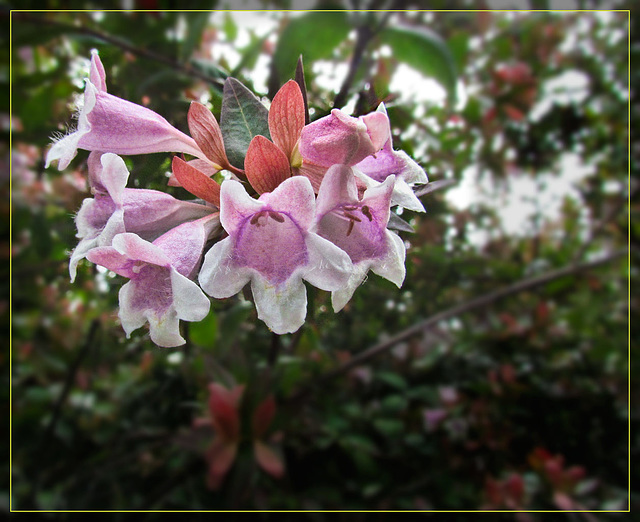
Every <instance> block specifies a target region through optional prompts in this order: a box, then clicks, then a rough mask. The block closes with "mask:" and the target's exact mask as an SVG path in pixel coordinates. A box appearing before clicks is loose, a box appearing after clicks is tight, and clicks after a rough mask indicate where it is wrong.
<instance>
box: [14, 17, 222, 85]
mask: <svg viewBox="0 0 640 522" xmlns="http://www.w3.org/2000/svg"><path fill="white" fill-rule="evenodd" d="M13 18H14V21H23V22H27V23H32V24H37V25H42V24H44V25H51V26H54V27H59V28H60V29H64V30H65V31H68V32H71V33H78V34H86V35H88V36H93V37H94V38H97V39H98V40H102V41H103V42H107V43H109V44H112V45H115V46H116V47H119V48H120V49H122V50H124V51H127V52H129V53H131V54H134V55H136V56H140V57H142V58H147V59H149V60H155V61H156V62H160V63H163V64H165V65H168V66H169V67H171V68H172V69H174V70H176V71H178V72H181V73H184V74H186V75H188V76H193V77H195V78H198V79H200V80H203V81H205V82H207V83H210V84H212V85H214V86H215V87H217V88H219V89H222V87H223V85H224V81H222V80H221V79H220V78H214V77H212V76H209V75H207V74H204V73H202V72H200V71H198V70H197V69H195V68H193V67H192V66H191V65H189V64H188V63H187V64H186V65H183V64H181V63H180V62H177V61H175V60H172V59H171V58H167V57H166V56H163V55H161V54H157V53H155V52H153V51H149V50H148V49H142V48H140V47H136V46H134V45H131V44H129V43H127V42H125V41H123V40H121V39H119V38H116V37H114V36H111V35H109V34H106V33H103V32H101V31H97V30H95V29H92V28H91V27H87V26H85V25H73V24H66V23H63V22H57V21H55V20H51V19H49V18H46V17H44V16H34V15H31V14H27V13H14V14H13Z"/></svg>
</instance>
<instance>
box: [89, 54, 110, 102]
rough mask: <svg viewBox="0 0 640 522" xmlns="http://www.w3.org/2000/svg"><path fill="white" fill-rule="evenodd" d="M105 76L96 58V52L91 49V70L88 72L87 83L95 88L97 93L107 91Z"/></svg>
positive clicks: (100, 63) (97, 57)
mask: <svg viewBox="0 0 640 522" xmlns="http://www.w3.org/2000/svg"><path fill="white" fill-rule="evenodd" d="M106 77H107V75H106V74H105V72H104V66H103V65H102V62H101V61H100V57H99V56H98V51H96V50H95V49H93V50H92V51H91V70H90V72H89V81H90V82H91V83H92V84H93V85H95V86H96V89H98V90H99V91H105V92H106V90H107V82H106Z"/></svg>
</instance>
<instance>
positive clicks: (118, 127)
mask: <svg viewBox="0 0 640 522" xmlns="http://www.w3.org/2000/svg"><path fill="white" fill-rule="evenodd" d="M78 149H84V150H91V151H102V152H113V153H115V154H122V155H129V154H148V153H152V152H184V153H187V154H192V155H194V156H198V157H201V158H203V159H205V158H206V157H205V156H204V154H203V152H202V151H201V150H200V148H199V147H198V145H197V144H196V142H195V141H194V140H193V139H192V138H190V137H189V136H187V135H186V134H184V133H183V132H181V131H179V130H178V129H176V128H175V127H173V126H172V125H171V124H170V123H169V122H168V121H167V120H166V119H164V118H163V117H162V116H160V115H159V114H157V113H155V112H153V111H152V110H150V109H147V108H146V107H142V106H141V105H137V104H135V103H131V102H129V101H126V100H123V99H121V98H118V97H116V96H113V95H111V94H109V93H108V92H107V84H106V80H105V71H104V67H103V65H102V62H101V61H100V58H99V57H98V53H97V52H96V51H93V52H92V55H91V71H90V74H89V79H88V80H87V82H86V85H85V91H84V102H83V104H82V107H81V109H80V112H79V114H78V126H77V129H76V131H75V132H73V133H71V134H69V135H67V136H65V137H64V138H62V139H60V140H58V141H57V142H55V143H54V144H53V146H52V147H51V149H49V152H48V153H47V159H46V166H47V167H48V166H49V165H50V164H51V162H52V161H55V160H59V161H58V168H59V169H60V170H62V169H65V168H67V166H68V165H69V163H70V162H71V160H72V159H73V158H74V157H75V155H76V153H77V150H78Z"/></svg>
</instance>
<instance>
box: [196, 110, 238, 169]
mask: <svg viewBox="0 0 640 522" xmlns="http://www.w3.org/2000/svg"><path fill="white" fill-rule="evenodd" d="M187 119H188V121H189V132H190V133H191V136H192V137H193V139H194V140H196V143H197V144H198V147H200V149H202V152H204V154H205V156H206V157H207V158H209V159H210V160H211V161H213V162H214V163H215V164H216V165H219V166H220V167H221V168H225V167H228V164H229V160H228V159H227V154H226V153H225V151H224V140H223V139H222V132H221V131H220V125H218V122H217V120H216V119H215V117H214V115H213V114H211V111H210V110H209V109H207V108H206V107H205V106H204V105H202V104H201V103H198V102H191V106H190V107H189V114H188V116H187Z"/></svg>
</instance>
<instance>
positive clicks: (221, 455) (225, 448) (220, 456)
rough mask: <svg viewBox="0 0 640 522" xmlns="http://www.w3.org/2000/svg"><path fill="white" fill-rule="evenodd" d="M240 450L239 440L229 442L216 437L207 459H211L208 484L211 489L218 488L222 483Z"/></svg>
mask: <svg viewBox="0 0 640 522" xmlns="http://www.w3.org/2000/svg"><path fill="white" fill-rule="evenodd" d="M237 452H238V443H237V442H228V441H223V440H221V439H216V440H215V441H214V442H213V444H212V445H211V448H209V451H208V452H207V460H208V461H209V475H208V477H207V485H208V486H209V488H211V489H218V488H219V487H220V485H221V484H222V480H223V479H224V476H225V475H226V474H227V473H228V472H229V469H231V466H232V465H233V461H234V460H235V459H236V453H237Z"/></svg>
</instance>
